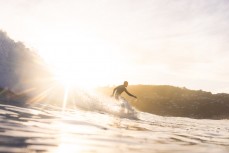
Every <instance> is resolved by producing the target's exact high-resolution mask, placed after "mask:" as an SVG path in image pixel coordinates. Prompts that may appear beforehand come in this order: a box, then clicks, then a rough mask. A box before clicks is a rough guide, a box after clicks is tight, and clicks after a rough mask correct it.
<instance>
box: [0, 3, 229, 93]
mask: <svg viewBox="0 0 229 153" xmlns="http://www.w3.org/2000/svg"><path fill="white" fill-rule="evenodd" d="M228 10H229V1H228V0H198V1H194V0H144V1H140V0H83V1H82V0H49V1H44V0H17V1H15V0H7V1H5V0H0V29H1V30H3V31H5V32H7V33H8V35H9V36H10V37H11V38H12V39H14V40H16V41H21V42H23V43H24V44H25V45H26V46H27V47H29V48H31V49H32V50H34V51H36V52H38V53H39V54H40V55H41V56H42V57H43V58H44V59H45V61H46V62H47V63H48V64H49V65H50V66H51V67H52V68H53V69H54V71H55V72H56V74H57V75H58V76H59V77H60V78H61V80H65V81H68V83H69V84H71V82H72V80H74V79H75V80H78V81H76V82H75V83H76V84H77V83H78V84H79V83H83V84H86V83H88V85H118V84H122V82H123V81H124V80H127V81H129V84H130V85H132V84H150V85H173V86H178V87H186V88H189V89H194V90H205V91H211V92H213V93H218V92H227V93H229V80H228V78H229V69H227V65H229V43H228V42H229V11H228ZM63 74H64V75H63ZM65 74H67V75H65Z"/></svg>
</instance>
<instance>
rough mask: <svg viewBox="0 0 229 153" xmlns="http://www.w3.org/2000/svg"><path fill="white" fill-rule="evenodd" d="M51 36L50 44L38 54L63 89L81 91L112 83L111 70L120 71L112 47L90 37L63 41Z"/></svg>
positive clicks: (112, 73) (70, 38) (44, 46)
mask: <svg viewBox="0 0 229 153" xmlns="http://www.w3.org/2000/svg"><path fill="white" fill-rule="evenodd" d="M54 36H55V35H54ZM54 36H53V37H52V38H51V39H52V42H49V44H45V43H44V44H42V45H40V46H41V47H40V49H39V50H41V51H40V54H41V56H42V57H43V58H44V59H45V61H46V62H47V63H48V64H50V66H51V68H52V70H53V71H54V74H55V79H56V80H58V81H59V82H60V83H62V84H63V85H64V86H68V87H72V86H73V87H82V88H94V87H96V86H99V85H108V84H109V83H113V82H111V81H112V79H111V78H112V77H114V76H115V73H114V69H117V68H118V67H119V64H118V63H119V62H116V61H117V60H118V59H117V58H116V57H117V56H115V51H114V49H115V48H114V46H111V45H109V43H107V42H105V41H102V40H100V39H98V38H95V37H89V36H88V37H86V36H83V37H82V39H81V38H80V36H79V37H77V38H72V37H69V38H67V39H64V40H59V39H56V38H55V37H54ZM59 41H61V43H58V42H59Z"/></svg>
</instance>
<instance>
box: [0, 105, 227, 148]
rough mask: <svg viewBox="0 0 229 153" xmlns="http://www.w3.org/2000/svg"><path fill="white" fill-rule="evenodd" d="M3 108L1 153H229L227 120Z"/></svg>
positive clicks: (0, 140) (37, 108)
mask: <svg viewBox="0 0 229 153" xmlns="http://www.w3.org/2000/svg"><path fill="white" fill-rule="evenodd" d="M41 108H42V107H33V108H20V107H15V106H9V105H0V152H13V153H19V152H50V153H51V152H54V153H63V152H77V153H85V152H104V153H107V152H114V153H116V152H136V153H137V152H138V153H139V152H146V153H149V152H167V153H173V152H174V153H177V152H182V153H183V152H196V153H206V152H209V153H213V152H214V153H216V152H219V153H227V152H228V151H229V147H228V146H229V121H228V120H195V119H188V118H175V117H160V116H156V115H151V114H147V113H142V112H139V113H138V119H137V120H136V119H134V120H133V119H128V118H122V117H119V116H117V115H111V114H109V113H105V112H103V113H101V112H96V111H83V110H76V109H74V110H71V109H66V110H65V112H62V109H61V108H58V107H52V106H46V107H44V108H42V109H41Z"/></svg>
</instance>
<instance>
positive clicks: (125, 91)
mask: <svg viewBox="0 0 229 153" xmlns="http://www.w3.org/2000/svg"><path fill="white" fill-rule="evenodd" d="M125 92H126V93H127V94H128V95H129V96H131V97H134V98H137V97H136V96H135V95H132V94H131V93H129V92H128V91H127V90H125Z"/></svg>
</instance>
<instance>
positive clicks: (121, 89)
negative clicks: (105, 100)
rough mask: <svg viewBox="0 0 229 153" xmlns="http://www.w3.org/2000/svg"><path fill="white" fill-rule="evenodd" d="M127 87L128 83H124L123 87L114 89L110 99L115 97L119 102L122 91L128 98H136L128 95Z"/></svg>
mask: <svg viewBox="0 0 229 153" xmlns="http://www.w3.org/2000/svg"><path fill="white" fill-rule="evenodd" d="M127 86H128V82H127V81H124V83H123V85H120V86H117V87H116V88H114V90H113V93H112V95H111V97H113V96H114V95H115V99H117V100H119V98H120V95H121V94H122V92H123V91H125V92H126V93H127V94H128V95H129V96H131V97H134V98H137V97H136V96H135V95H132V94H131V93H129V92H128V91H127V89H126V87H127Z"/></svg>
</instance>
